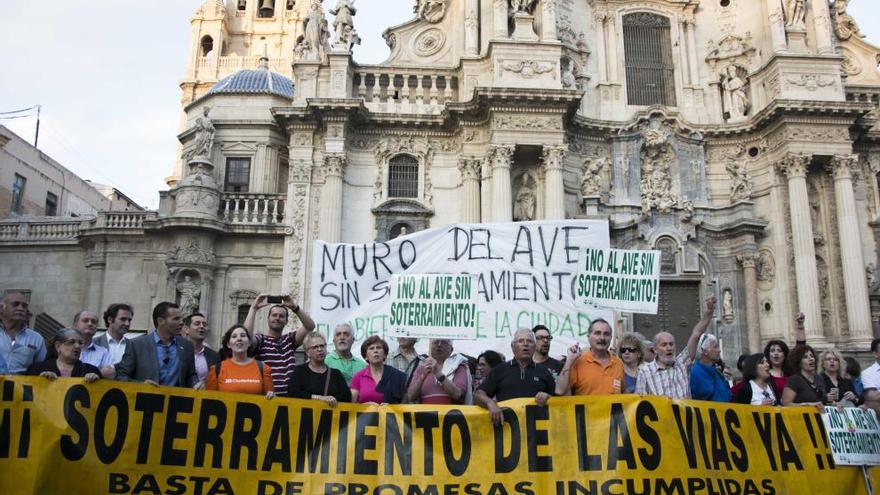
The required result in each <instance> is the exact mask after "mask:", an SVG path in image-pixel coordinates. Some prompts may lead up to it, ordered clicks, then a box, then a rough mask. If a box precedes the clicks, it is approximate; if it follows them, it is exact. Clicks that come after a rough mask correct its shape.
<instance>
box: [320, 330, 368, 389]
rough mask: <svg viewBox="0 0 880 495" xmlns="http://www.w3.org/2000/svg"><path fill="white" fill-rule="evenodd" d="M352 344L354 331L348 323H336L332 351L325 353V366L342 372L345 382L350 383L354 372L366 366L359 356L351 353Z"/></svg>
mask: <svg viewBox="0 0 880 495" xmlns="http://www.w3.org/2000/svg"><path fill="white" fill-rule="evenodd" d="M352 345H354V331H353V330H352V328H351V325H349V324H348V323H341V324H339V325H336V328H334V329H333V352H330V353H329V354H327V366H329V367H331V368H335V369H337V370H339V371H341V372H342V376H344V377H345V382H346V383H351V378H352V377H353V376H354V374H355V373H357V372H358V371H360V370H362V369H364V368H365V367H366V366H367V363H365V362H364V361H363V360H361V358H359V357H357V356H355V355H353V354H352V353H351V346H352Z"/></svg>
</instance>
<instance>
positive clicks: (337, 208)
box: [320, 153, 346, 242]
mask: <svg viewBox="0 0 880 495" xmlns="http://www.w3.org/2000/svg"><path fill="white" fill-rule="evenodd" d="M345 165H346V163H345V154H344V153H328V154H326V155H324V187H323V188H322V190H321V207H320V210H321V213H320V214H321V217H320V222H321V224H320V225H321V228H320V238H321V240H322V241H325V242H340V241H341V240H342V178H343V177H344V176H345Z"/></svg>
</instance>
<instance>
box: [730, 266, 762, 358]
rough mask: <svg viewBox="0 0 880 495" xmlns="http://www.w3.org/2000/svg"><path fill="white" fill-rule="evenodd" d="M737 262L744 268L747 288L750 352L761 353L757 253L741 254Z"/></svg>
mask: <svg viewBox="0 0 880 495" xmlns="http://www.w3.org/2000/svg"><path fill="white" fill-rule="evenodd" d="M736 260H737V261H738V262H739V264H740V265H741V266H742V268H743V280H744V281H745V288H746V328H748V336H749V352H753V353H754V352H761V328H760V326H759V323H758V273H757V271H756V268H755V262H756V261H757V255H756V254H755V253H746V254H741V255H739V256H737V257H736Z"/></svg>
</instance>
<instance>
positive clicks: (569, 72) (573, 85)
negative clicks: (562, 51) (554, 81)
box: [562, 58, 578, 89]
mask: <svg viewBox="0 0 880 495" xmlns="http://www.w3.org/2000/svg"><path fill="white" fill-rule="evenodd" d="M575 71H576V68H575V66H574V62H572V61H571V59H568V58H563V59H562V87H563V88H565V89H577V85H578V83H577V77H576V74H575Z"/></svg>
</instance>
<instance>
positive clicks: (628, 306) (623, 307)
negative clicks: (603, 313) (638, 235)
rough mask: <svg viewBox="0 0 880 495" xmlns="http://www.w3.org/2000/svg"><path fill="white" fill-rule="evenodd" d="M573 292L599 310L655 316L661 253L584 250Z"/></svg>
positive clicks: (587, 248)
mask: <svg viewBox="0 0 880 495" xmlns="http://www.w3.org/2000/svg"><path fill="white" fill-rule="evenodd" d="M576 293H577V296H578V297H579V298H580V301H581V302H583V303H584V304H589V305H592V306H595V307H598V308H604V309H613V310H617V311H627V312H631V313H645V314H652V315H654V314H657V299H658V298H659V296H660V251H630V250H624V249H611V248H592V247H585V248H583V249H581V257H580V262H579V269H578V275H577V282H576Z"/></svg>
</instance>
